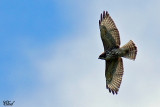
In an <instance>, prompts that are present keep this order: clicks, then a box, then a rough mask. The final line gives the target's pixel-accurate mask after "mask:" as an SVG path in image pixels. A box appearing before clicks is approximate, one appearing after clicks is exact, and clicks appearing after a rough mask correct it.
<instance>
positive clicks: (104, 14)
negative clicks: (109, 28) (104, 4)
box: [103, 11, 106, 19]
mask: <svg viewBox="0 0 160 107" xmlns="http://www.w3.org/2000/svg"><path fill="white" fill-rule="evenodd" d="M105 16H106V13H105V11H103V19H104V18H105Z"/></svg>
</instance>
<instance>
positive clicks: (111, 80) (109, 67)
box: [105, 58, 123, 94]
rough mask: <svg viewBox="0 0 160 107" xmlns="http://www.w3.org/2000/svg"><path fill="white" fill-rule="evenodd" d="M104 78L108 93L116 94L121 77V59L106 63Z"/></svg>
mask: <svg viewBox="0 0 160 107" xmlns="http://www.w3.org/2000/svg"><path fill="white" fill-rule="evenodd" d="M105 76H106V88H107V89H109V92H112V93H113V94H114V93H116V94H117V93H118V90H119V88H120V85H121V82H122V76H123V60H122V58H118V59H116V60H112V61H107V62H106V71H105Z"/></svg>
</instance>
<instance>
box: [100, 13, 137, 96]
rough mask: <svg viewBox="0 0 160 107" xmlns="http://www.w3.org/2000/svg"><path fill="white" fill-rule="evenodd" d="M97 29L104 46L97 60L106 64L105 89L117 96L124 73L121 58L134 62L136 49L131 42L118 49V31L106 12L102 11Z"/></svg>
mask: <svg viewBox="0 0 160 107" xmlns="http://www.w3.org/2000/svg"><path fill="white" fill-rule="evenodd" d="M99 28H100V35H101V39H102V42H103V46H104V52H103V53H102V54H101V55H100V56H99V59H103V60H105V63H106V64H105V65H106V68H105V77H106V88H107V89H109V92H110V93H111V92H112V93H113V94H117V93H118V90H119V88H120V85H121V82H122V76H123V72H124V71H123V60H122V58H121V57H124V58H128V59H131V60H135V58H136V54H137V47H136V46H135V44H134V42H133V41H132V40H130V41H129V42H128V43H127V44H126V45H124V46H122V47H120V36H119V31H118V29H117V27H116V25H115V23H114V21H113V20H112V18H111V17H110V15H109V14H108V12H107V11H106V12H105V11H104V12H103V14H101V16H100V20H99Z"/></svg>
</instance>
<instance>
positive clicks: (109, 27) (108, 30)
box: [99, 11, 120, 50]
mask: <svg viewBox="0 0 160 107" xmlns="http://www.w3.org/2000/svg"><path fill="white" fill-rule="evenodd" d="M99 27H100V32H101V39H102V42H103V46H104V50H108V49H111V48H113V47H119V46H120V36H119V31H118V29H117V27H116V25H115V23H114V21H113V20H112V18H111V17H110V16H109V14H108V12H107V11H106V12H105V11H104V12H103V14H101V19H100V20H99Z"/></svg>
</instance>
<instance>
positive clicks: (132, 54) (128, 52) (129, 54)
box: [121, 40, 137, 60]
mask: <svg viewBox="0 0 160 107" xmlns="http://www.w3.org/2000/svg"><path fill="white" fill-rule="evenodd" d="M121 49H122V50H123V51H124V52H125V54H124V56H123V57H125V58H128V59H131V60H135V59H136V55H137V47H136V45H135V44H134V42H133V41H132V40H130V41H129V42H128V43H127V44H125V45H124V46H122V47H121Z"/></svg>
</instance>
